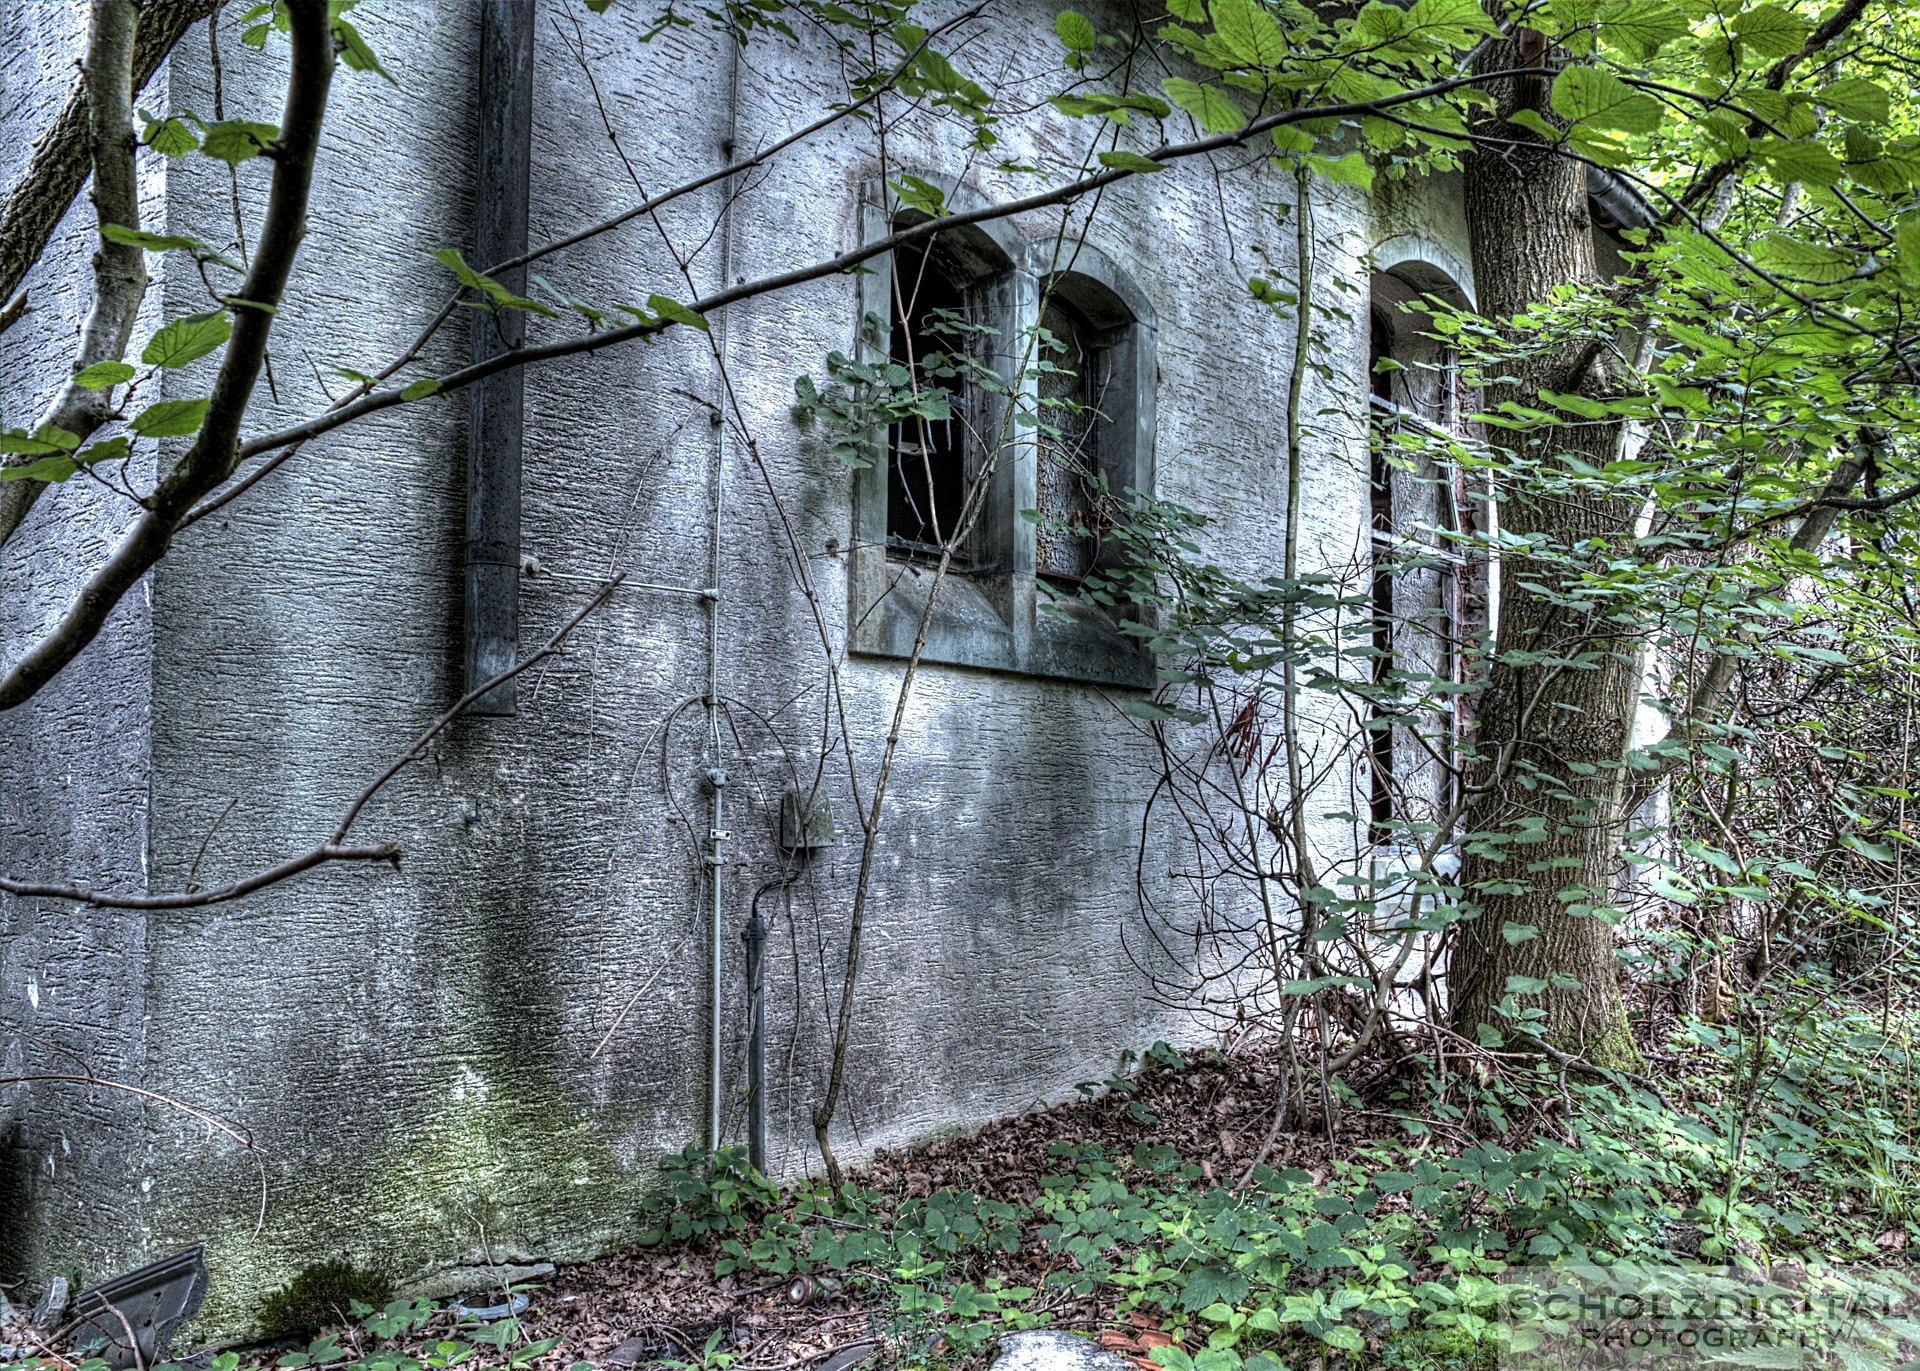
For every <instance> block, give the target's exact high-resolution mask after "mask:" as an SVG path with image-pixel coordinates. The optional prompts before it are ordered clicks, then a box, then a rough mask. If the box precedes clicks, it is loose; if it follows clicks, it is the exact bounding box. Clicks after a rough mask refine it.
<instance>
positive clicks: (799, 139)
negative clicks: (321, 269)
mask: <svg viewBox="0 0 1920 1371" xmlns="http://www.w3.org/2000/svg"><path fill="white" fill-rule="evenodd" d="M984 8H985V7H984V6H979V7H976V8H974V9H970V10H968V11H967V12H966V13H965V14H961V15H956V16H955V17H954V18H952V19H950V20H948V21H947V22H946V23H944V24H942V25H940V26H939V27H938V28H935V29H930V30H929V31H928V32H927V36H926V37H925V38H923V39H921V40H920V42H919V43H917V44H916V45H915V46H914V47H913V49H912V50H911V51H910V52H908V53H907V55H906V57H905V58H904V59H903V60H902V61H901V62H900V64H899V65H898V66H896V67H895V68H894V69H893V71H892V72H891V73H889V74H888V76H887V79H886V80H885V81H884V82H882V83H881V84H879V85H877V86H876V87H875V88H874V89H873V90H871V91H869V92H868V93H867V94H866V95H864V96H862V97H861V98H860V99H858V100H855V101H854V102H853V103H851V104H848V105H843V106H841V107H840V108H839V109H836V110H834V111H832V112H831V113H829V114H826V115H824V116H822V117H821V118H819V119H816V120H814V121H813V122H812V123H811V124H808V125H807V126H806V127H805V128H801V129H796V130H795V131H794V132H792V133H790V134H788V135H787V136H786V137H785V138H782V139H779V140H778V141H777V142H774V143H770V144H768V145H767V146H766V147H765V148H763V149H761V150H760V151H759V152H756V153H754V154H753V155H752V156H751V157H744V158H742V159H740V160H739V161H737V162H730V163H728V164H727V165H726V166H724V167H721V168H720V169H719V170H717V171H710V172H707V173H705V174H703V175H700V176H696V177H694V178H693V179H692V180H691V181H686V182H682V183H681V184H680V185H677V186H674V187H673V188H672V189H670V190H664V191H662V192H661V193H660V194H658V195H656V196H653V197H652V198H651V199H646V200H642V201H641V202H640V203H639V204H637V205H634V206H631V207H630V208H628V209H624V210H621V211H620V213H618V214H616V215H614V216H613V217H612V218H610V219H603V220H601V221H600V222H599V223H597V224H594V225H592V226H591V227H589V228H584V229H581V230H579V231H578V232H577V233H570V234H568V235H567V236H566V237H564V238H555V239H554V240H552V241H551V242H548V243H543V244H541V245H540V246H539V247H537V248H531V249H529V250H528V251H526V252H523V253H521V254H520V256H518V257H509V258H507V259H506V260H505V261H501V262H494V263H491V264H489V265H487V266H484V267H482V268H481V269H480V270H481V272H482V273H483V274H484V275H487V276H498V275H500V273H501V272H504V271H512V270H513V269H514V268H515V267H523V266H526V265H527V264H529V263H531V262H537V261H539V260H540V259H541V258H542V257H546V256H548V255H549V254H551V253H555V252H559V251H561V250H562V249H564V248H570V247H574V246H576V245H577V244H580V243H584V242H586V241H587V240H588V239H590V238H596V237H598V236H599V235H601V234H603V233H608V232H611V231H612V230H614V229H617V228H619V227H620V226H621V225H622V224H625V223H629V222H631V221H632V220H634V219H637V218H639V217H640V216H641V215H643V214H647V215H650V214H654V213H656V212H658V211H659V210H661V209H663V208H665V207H666V206H667V205H670V204H672V203H673V202H674V201H675V200H678V199H679V198H680V197H681V196H683V195H691V194H692V193H693V192H695V191H697V190H704V189H706V188H707V187H708V186H710V185H713V184H714V183H715V182H716V181H726V180H728V179H730V178H732V177H735V176H739V175H741V174H742V173H744V172H748V171H752V170H753V169H754V168H756V167H759V166H761V165H762V164H764V163H766V162H769V161H771V160H772V159H773V158H775V157H778V156H779V155H780V154H781V153H783V152H785V151H786V150H787V149H788V148H790V147H792V146H794V144H796V143H803V142H805V141H806V140H807V139H809V138H811V137H813V136H814V135H815V134H816V133H821V132H824V131H825V130H827V129H829V128H832V127H833V126H834V125H835V124H837V123H839V122H840V121H841V120H843V119H846V118H848V117H850V116H851V115H854V114H857V113H859V112H860V111H861V110H862V109H864V108H866V106H867V105H868V104H870V103H872V102H873V101H874V100H877V99H878V98H879V97H880V95H881V93H882V92H883V91H887V90H891V89H892V88H893V85H894V83H895V82H896V81H898V80H899V79H900V77H901V76H903V75H905V74H906V72H908V71H909V70H911V68H912V66H913V64H914V62H916V61H917V60H918V59H919V57H920V53H921V52H922V51H923V50H924V49H925V48H926V46H927V44H929V43H931V42H932V41H933V40H934V39H935V38H938V37H939V36H940V35H941V34H942V33H945V32H946V31H947V30H949V29H952V28H954V27H956V26H958V25H960V24H963V23H966V22H968V21H969V20H972V19H976V18H978V17H979V16H980V14H981V13H982V12H983V11H984ZM467 294H468V292H467V290H466V289H465V288H464V287H463V288H461V289H459V290H456V291H454V292H453V293H452V294H451V295H449V296H448V297H447V299H446V301H445V303H443V304H442V305H441V306H440V308H439V310H438V311H436V312H435V314H434V316H433V318H431V319H429V320H428V321H427V323H426V326H425V327H424V328H422V329H421V330H420V332H419V334H418V335H417V336H416V337H415V338H414V340H413V341H412V342H411V343H410V344H408V345H407V348H406V350H405V351H404V352H402V353H401V354H400V355H399V356H398V357H396V358H395V359H394V360H393V361H391V362H389V363H388V364H387V365H386V366H385V367H383V368H381V370H380V371H379V372H377V373H376V374H375V376H374V378H373V380H372V381H371V382H368V381H362V382H361V383H360V384H359V385H357V386H355V387H354V388H353V389H352V390H350V391H348V392H347V393H346V394H345V395H343V396H341V397H340V399H339V400H338V401H337V402H336V403H335V404H334V405H332V406H330V408H333V409H339V408H342V407H344V406H346V405H350V404H352V403H353V402H354V401H356V400H358V399H360V398H361V397H362V396H364V395H366V394H368V393H369V392H371V391H372V390H373V388H374V385H375V384H377V383H378V382H380V381H385V380H390V379H391V378H392V377H393V376H395V375H396V374H397V373H398V372H399V371H400V370H401V369H402V368H403V367H406V366H408V365H409V364H411V363H413V362H416V361H418V360H419V359H420V354H421V353H422V352H424V351H426V347H427V344H428V343H429V342H430V341H431V340H432V339H433V336H434V335H435V334H436V333H438V332H439V331H440V327H441V325H443V324H445V323H446V322H447V320H448V319H450V318H452V317H453V314H454V311H455V310H456V309H458V308H459V306H460V301H461V300H462V299H464V298H465V297H466V296H467ZM301 446H302V444H301V443H294V444H292V445H290V446H288V447H287V448H285V449H283V450H282V451H280V452H276V453H274V455H273V456H272V457H270V458H269V459H268V460H267V461H265V462H263V463H262V464H261V465H260V466H259V467H257V468H255V469H254V470H253V471H250V472H248V473H247V475H246V476H245V477H244V478H242V479H241V480H239V481H236V482H234V484H232V485H231V486H228V487H227V488H226V489H225V490H222V491H220V492H218V493H217V494H215V495H213V496H212V497H211V498H209V499H208V500H207V501H206V502H205V503H204V504H202V505H201V506H199V508H197V509H195V510H194V511H193V512H192V513H191V514H189V515H188V516H187V517H186V518H185V519H183V520H182V521H181V524H180V526H181V527H182V528H185V527H187V526H188V525H189V524H195V523H198V522H199V521H200V520H202V519H204V518H206V517H207V516H208V515H209V514H212V513H213V512H214V511H215V510H217V509H220V508H223V507H224V506H226V505H228V504H230V503H232V502H233V501H234V500H236V499H238V498H239V497H240V496H242V495H244V494H246V492H247V491H249V490H251V489H252V488H253V487H254V486H256V485H258V484H259V483H260V482H261V481H262V480H263V479H264V478H266V477H267V476H269V475H271V474H272V473H273V472H274V471H276V470H278V469H279V468H280V467H281V466H282V465H284V464H285V463H286V462H287V460H288V459H290V458H292V457H293V456H295V455H296V454H297V453H298V452H299V451H300V448H301ZM258 455H259V453H258V451H257V450H256V449H255V447H254V445H252V444H249V445H248V449H247V450H246V451H245V452H243V453H242V454H241V460H242V461H245V460H247V459H248V458H251V457H254V456H258ZM4 541H5V539H4V538H0V542H4Z"/></svg>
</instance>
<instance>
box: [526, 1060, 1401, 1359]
mask: <svg viewBox="0 0 1920 1371" xmlns="http://www.w3.org/2000/svg"><path fill="white" fill-rule="evenodd" d="M1281 1069H1282V1067H1281V1062H1280V1060H1279V1054H1278V1053H1277V1052H1275V1051H1274V1050H1273V1049H1272V1048H1271V1047H1268V1048H1266V1049H1264V1050H1262V1049H1258V1048H1255V1049H1246V1050H1242V1051H1239V1052H1236V1053H1234V1054H1233V1055H1232V1056H1230V1057H1228V1056H1222V1055H1221V1054H1219V1053H1206V1054H1202V1055H1200V1056H1199V1057H1197V1059H1196V1060H1194V1061H1192V1062H1190V1063H1186V1064H1185V1065H1183V1066H1181V1067H1179V1068H1178V1069H1166V1068H1157V1069H1156V1068H1150V1069H1148V1070H1147V1071H1145V1072H1143V1073H1141V1074H1140V1075H1139V1076H1136V1077H1133V1078H1131V1080H1130V1082H1128V1084H1129V1085H1130V1087H1131V1088H1129V1089H1125V1090H1115V1089H1111V1088H1108V1086H1110V1085H1111V1084H1112V1083H1099V1087H1100V1088H1099V1089H1098V1091H1097V1093H1095V1094H1094V1095H1092V1096H1091V1097H1089V1098H1082V1099H1076V1100H1073V1101H1070V1102H1068V1103H1064V1104H1060V1105H1057V1106H1055V1107H1053V1108H1051V1109H1045V1110H1036V1111H1034V1112H1031V1113H1028V1114H1023V1115H1019V1116H1016V1117H1014V1118H1011V1119H1006V1120H1002V1121H1000V1122H997V1123H993V1124H989V1125H988V1126H986V1127H985V1128H983V1129H981V1130H980V1131H979V1132H978V1133H975V1134H972V1135H970V1136H966V1137H961V1138H952V1139H947V1140H943V1141H939V1142H935V1143H931V1144H929V1145H927V1146H924V1147H918V1148H912V1149H905V1150H900V1151H892V1152H882V1153H879V1154H877V1155H876V1156H875V1157H874V1158H873V1159H872V1160H871V1161H870V1162H869V1163H868V1164H867V1165H865V1166H863V1167H861V1168H859V1169H858V1170H857V1171H855V1172H853V1173H852V1174H851V1175H850V1177H849V1179H850V1180H852V1181H853V1182H854V1183H855V1184H856V1185H858V1186H860V1187H861V1188H863V1189H864V1190H868V1191H871V1192H875V1193H877V1194H878V1195H880V1196H886V1197H897V1198H899V1199H908V1200H911V1199H922V1200H924V1199H926V1198H927V1197H929V1196H931V1195H933V1194H935V1193H936V1192H939V1191H951V1192H958V1193H962V1194H967V1195H972V1196H975V1197H977V1198H978V1199H979V1200H981V1201H987V1202H998V1203H1001V1204H1006V1205H1009V1206H1012V1207H1014V1208H1016V1209H1019V1210H1021V1211H1023V1212H1030V1211H1031V1210H1032V1208H1033V1206H1034V1205H1035V1204H1036V1203H1037V1202H1038V1201H1039V1200H1040V1199H1041V1197H1042V1193H1043V1188H1044V1186H1043V1183H1044V1181H1045V1180H1046V1178H1047V1177H1048V1176H1049V1175H1050V1174H1052V1173H1056V1172H1058V1171H1059V1169H1060V1164H1061V1163H1060V1157H1059V1150H1060V1149H1061V1148H1063V1147H1071V1148H1075V1149H1081V1148H1089V1147H1091V1148H1098V1149H1100V1150H1101V1151H1102V1152H1105V1153H1107V1154H1111V1155H1116V1156H1125V1155H1129V1154H1132V1153H1133V1152H1134V1151H1135V1149H1136V1148H1139V1147H1142V1146H1144V1147H1147V1148H1159V1147H1165V1148H1171V1149H1172V1150H1173V1152H1174V1153H1176V1154H1177V1155H1178V1158H1179V1160H1180V1162H1181V1163H1183V1164H1185V1165H1189V1166H1193V1167H1195V1168H1197V1169H1198V1171H1199V1173H1200V1176H1201V1178H1202V1179H1203V1180H1204V1181H1206V1182H1214V1181H1220V1182H1224V1183H1231V1182H1232V1181H1234V1180H1236V1179H1237V1178H1238V1177H1239V1176H1240V1175H1242V1174H1243V1173H1244V1172H1245V1171H1246V1170H1247V1169H1248V1167H1249V1166H1250V1165H1251V1163H1252V1162H1253V1161H1254V1159H1255V1157H1256V1155H1257V1154H1258V1153H1259V1152H1260V1151H1261V1148H1262V1146H1263V1144H1264V1143H1265V1141H1266V1139H1267V1135H1268V1132H1269V1130H1270V1128H1271V1125H1272V1120H1273V1113H1274V1102H1275V1101H1276V1100H1277V1099H1278V1097H1279V1083H1280V1074H1279V1073H1280V1071H1281ZM1394 1124H1395V1120H1394V1119H1393V1118H1392V1117H1391V1116H1390V1115H1388V1114H1386V1113H1382V1112H1378V1111H1371V1110H1365V1109H1352V1110H1346V1111H1343V1112H1342V1114H1341V1116H1340V1118H1339V1119H1338V1120H1337V1121H1335V1123H1334V1126H1333V1129H1332V1132H1331V1139H1332V1140H1331V1141H1330V1135H1329V1133H1328V1132H1327V1131H1326V1129H1325V1128H1324V1127H1323V1128H1322V1130H1321V1131H1319V1132H1315V1133H1296V1132H1290V1131H1288V1132H1282V1133H1280V1134H1279V1135H1278V1136H1277V1137H1275V1139H1274V1141H1273V1146H1272V1148H1271V1150H1270V1154H1269V1155H1268V1156H1267V1157H1266V1158H1265V1161H1266V1163H1267V1164H1268V1165H1270V1166H1272V1167H1275V1168H1278V1167H1282V1166H1287V1167H1295V1168H1298V1169H1300V1170H1303V1171H1306V1172H1308V1173H1309V1174H1318V1176H1320V1177H1321V1178H1324V1176H1325V1175H1326V1170H1327V1162H1328V1160H1329V1159H1330V1158H1331V1157H1332V1156H1334V1155H1335V1154H1336V1152H1339V1153H1345V1154H1348V1155H1350V1154H1351V1153H1352V1151H1354V1150H1355V1149H1356V1148H1357V1147H1358V1146H1360V1145H1362V1144H1363V1143H1364V1142H1365V1141H1366V1139H1367V1137H1368V1135H1369V1134H1370V1133H1378V1132H1381V1131H1389V1132H1391V1131H1394ZM883 1203H884V1201H883ZM721 1260H723V1258H722V1256H721V1254H720V1253H719V1252H718V1251H717V1250H715V1249H713V1248H711V1247H705V1246H703V1245H700V1244H687V1243H681V1244H674V1245H672V1246H670V1247H669V1246H667V1245H665V1244H663V1245H662V1246H660V1247H654V1248H638V1249H634V1250H632V1251H629V1252H624V1253H620V1254H618V1255H615V1256H611V1257H607V1258H604V1259H602V1260H599V1261H594V1262H588V1263H585V1264H582V1265H579V1266H569V1267H563V1268H562V1269H561V1270H560V1271H559V1272H558V1274H557V1275H556V1276H555V1277H554V1278H552V1280H551V1281H550V1282H549V1283H548V1285H547V1286H546V1288H545V1289H543V1290H541V1291H539V1292H538V1293H537V1294H536V1295H535V1297H534V1303H533V1307H532V1308H531V1309H530V1310H529V1312H528V1313H527V1314H526V1315H525V1316H523V1318H522V1320H521V1323H522V1326H523V1328H524V1331H525V1332H526V1333H527V1335H528V1336H529V1337H531V1338H534V1339H547V1338H559V1339H560V1343H559V1345H558V1347H556V1348H555V1351H554V1355H555V1356H556V1358H559V1359H561V1364H563V1365H564V1364H566V1363H570V1362H572V1361H576V1360H585V1361H590V1362H593V1363H595V1364H596V1365H600V1364H605V1358H606V1357H607V1356H608V1355H609V1354H611V1353H613V1352H615V1350H616V1349H621V1350H622V1352H623V1357H622V1360H625V1359H626V1358H627V1357H631V1358H633V1359H634V1360H635V1361H637V1362H638V1363H639V1364H642V1365H645V1364H649V1363H661V1362H666V1363H674V1362H685V1363H688V1364H689V1365H691V1366H694V1367H699V1366H700V1365H701V1363H702V1361H703V1360H705V1361H706V1362H708V1363H713V1362H715V1361H716V1358H715V1357H714V1356H713V1355H712V1354H711V1353H707V1352H706V1349H707V1340H708V1339H709V1338H710V1337H713V1336H714V1334H715V1333H716V1332H718V1333H719V1334H720V1339H719V1342H718V1343H717V1344H716V1345H715V1347H714V1349H713V1351H714V1352H717V1353H721V1354H723V1355H731V1356H732V1357H734V1358H735V1360H733V1361H732V1362H731V1363H730V1367H731V1371H802V1369H803V1368H810V1367H814V1366H825V1365H826V1364H828V1363H830V1362H833V1361H834V1360H835V1355H836V1354H837V1353H842V1352H857V1351H858V1350H860V1349H863V1348H868V1347H872V1348H875V1349H877V1352H878V1355H879V1357H880V1360H881V1361H882V1362H897V1361H899V1360H902V1359H903V1358H907V1357H909V1355H910V1354H911V1353H913V1352H915V1351H918V1352H920V1353H921V1354H922V1355H923V1356H928V1354H936V1355H937V1353H938V1352H939V1351H940V1350H942V1349H938V1348H936V1347H933V1346H927V1345H923V1346H921V1347H919V1348H914V1347H906V1346H901V1345H899V1342H900V1340H899V1338H898V1337H897V1334H896V1331H895V1330H894V1329H892V1328H890V1327H889V1326H888V1325H889V1323H890V1321H893V1320H894V1318H895V1315H896V1313H897V1302H896V1301H895V1300H893V1299H892V1298H890V1297H889V1296H890V1293H891V1292H888V1291H887V1290H886V1289H885V1288H884V1287H880V1288H877V1289H876V1288H874V1287H873V1286H871V1285H868V1284H863V1283H860V1282H856V1281H847V1280H836V1279H834V1277H833V1276H832V1274H831V1273H828V1274H824V1275H821V1274H816V1275H813V1276H810V1277H771V1278H770V1277H767V1276H765V1275H762V1274H760V1273H758V1272H751V1273H745V1274H741V1273H734V1272H729V1273H727V1274H724V1275H719V1274H716V1273H715V1270H714V1267H715V1265H716V1263H717V1262H719V1261H721ZM1061 1263H1062V1258H1061V1255H1060V1254H1059V1253H1057V1252H1052V1251H1049V1250H1048V1249H1047V1248H1046V1247H1045V1246H1043V1245H1041V1244H1035V1243H1023V1244H1021V1247H1020V1250H1019V1252H1018V1253H1015V1254H1007V1253H999V1254H996V1259H995V1260H994V1261H993V1262H992V1263H991V1266H992V1267H993V1275H994V1276H995V1277H996V1278H997V1279H999V1280H1000V1281H1002V1282H1003V1283H1005V1284H1006V1285H1009V1286H1026V1287H1040V1286H1042V1285H1044V1284H1045V1278H1046V1277H1047V1276H1048V1275H1049V1274H1051V1273H1052V1272H1054V1271H1056V1270H1058V1269H1059V1267H1060V1266H1061ZM1119 1294H1120V1292H1118V1291H1116V1290H1112V1289H1103V1290H1100V1291H1097V1292H1094V1293H1088V1294H1085V1295H1078V1296H1068V1297H1065V1298H1062V1299H1060V1300H1059V1301H1058V1302H1057V1303H1055V1304H1052V1305H1051V1307H1049V1308H1047V1309H1046V1310H1045V1313H1046V1323H1045V1326H1047V1327H1050V1328H1057V1329H1063V1330H1069V1331H1073V1332H1077V1333H1081V1334H1084V1335H1086V1336H1088V1337H1098V1336H1099V1335H1101V1333H1102V1332H1103V1331H1104V1332H1106V1334H1107V1336H1106V1339H1105V1341H1106V1345H1108V1346H1110V1347H1114V1348H1116V1350H1119V1351H1120V1352H1121V1353H1122V1354H1123V1355H1138V1354H1139V1353H1141V1352H1143V1351H1144V1350H1145V1349H1146V1348H1147V1347H1150V1346H1152V1345H1154V1343H1155V1342H1156V1341H1159V1340H1160V1339H1156V1337H1155V1332H1156V1331H1157V1329H1156V1327H1155V1325H1154V1324H1153V1322H1152V1321H1151V1320H1145V1319H1142V1318H1140V1317H1138V1316H1136V1317H1135V1318H1132V1319H1129V1318H1126V1317H1124V1316H1122V1315H1120V1314H1119V1312H1118V1310H1117V1308H1116V1305H1117V1302H1118V1297H1119ZM1142 1324H1145V1325H1147V1326H1146V1327H1145V1328H1143V1327H1142V1326H1141V1325H1142ZM1143 1334H1144V1344H1143V1343H1142V1341H1141V1339H1142V1335H1143ZM703 1353H704V1354H706V1355H705V1356H704V1358H703ZM928 1359H930V1360H931V1359H935V1357H934V1356H928ZM938 1359H939V1360H948V1359H947V1358H938ZM958 1360H961V1361H967V1360H973V1359H972V1358H965V1357H963V1358H959V1359H958ZM1144 1364H1145V1365H1148V1366H1150V1365H1151V1363H1144ZM714 1371H718V1368H717V1367H715V1369H714ZM836 1371H839V1369H838V1368H836Z"/></svg>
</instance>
